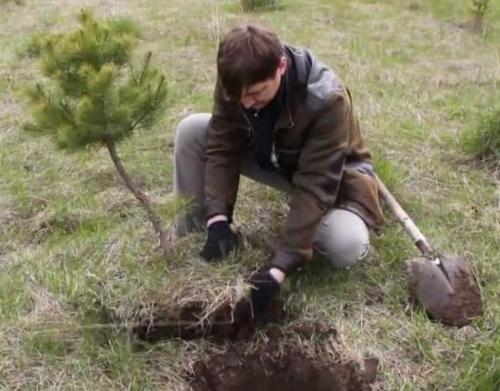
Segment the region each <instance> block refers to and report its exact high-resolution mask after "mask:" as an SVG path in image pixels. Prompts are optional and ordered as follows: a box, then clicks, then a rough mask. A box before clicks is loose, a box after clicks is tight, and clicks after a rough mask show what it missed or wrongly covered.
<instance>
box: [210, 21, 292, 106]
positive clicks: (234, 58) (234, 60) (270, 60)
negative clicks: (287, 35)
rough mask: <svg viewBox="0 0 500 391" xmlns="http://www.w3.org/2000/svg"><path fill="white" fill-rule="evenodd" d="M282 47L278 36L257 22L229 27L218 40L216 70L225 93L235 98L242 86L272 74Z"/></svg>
mask: <svg viewBox="0 0 500 391" xmlns="http://www.w3.org/2000/svg"><path fill="white" fill-rule="evenodd" d="M282 56H283V47H282V45H281V42H280V40H279V38H278V36H277V35H276V34H275V33H273V32H272V31H270V30H267V29H266V28H264V27H262V26H257V25H245V26H240V27H236V28H234V29H232V30H231V31H230V32H229V33H228V34H227V35H226V36H225V37H224V39H223V40H222V41H221V43H220V44H219V50H218V53H217V72H218V74H219V79H220V82H221V83H222V87H223V88H224V91H225V93H226V94H227V95H228V96H229V98H231V99H232V100H236V101H238V100H239V99H240V98H241V95H242V93H243V90H244V89H245V88H247V87H249V86H251V85H253V84H256V83H259V82H262V81H264V80H267V79H269V78H270V77H272V76H274V73H275V72H276V70H277V68H278V65H279V63H280V59H281V57H282Z"/></svg>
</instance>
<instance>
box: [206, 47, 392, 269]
mask: <svg viewBox="0 0 500 391" xmlns="http://www.w3.org/2000/svg"><path fill="white" fill-rule="evenodd" d="M284 49H285V53H286V55H287V57H288V59H289V66H288V69H287V72H286V73H285V75H284V77H285V80H284V82H285V83H288V84H287V86H286V91H287V93H286V97H285V103H284V104H283V107H282V109H281V110H280V114H279V117H278V121H277V123H276V127H275V129H274V145H275V151H276V155H277V158H278V162H279V166H280V169H281V170H282V171H283V173H284V174H285V175H286V176H287V177H288V179H289V180H290V182H291V183H292V185H293V191H292V195H291V201H290V212H289V214H288V217H287V219H286V223H285V227H284V230H283V234H282V240H281V243H280V245H279V246H278V247H277V248H276V250H275V253H274V255H273V259H272V262H271V264H272V265H273V266H276V267H278V268H280V269H282V270H283V271H284V272H285V273H289V272H291V271H293V270H295V269H296V268H298V267H300V266H302V265H303V264H304V262H305V261H307V260H309V259H311V257H312V244H313V238H314V235H315V233H316V230H317V228H318V225H319V223H320V221H321V219H322V217H323V216H324V215H325V214H326V212H327V211H328V210H329V209H331V208H333V207H341V208H345V209H349V210H351V211H353V212H355V213H357V214H358V215H359V216H360V217H362V218H363V220H364V221H365V222H366V223H367V224H368V225H369V226H371V227H375V226H377V225H379V224H381V223H382V221H383V217H382V213H381V210H380V206H379V199H378V191H377V186H376V183H375V181H374V179H373V177H372V176H371V175H370V174H371V173H372V172H373V171H372V166H371V156H370V153H369V151H368V149H367V148H366V147H365V145H364V143H363V140H362V138H361V134H360V129H359V123H358V119H357V117H356V115H355V113H354V111H353V108H352V102H351V96H350V94H349V91H348V90H347V88H346V87H345V86H344V84H343V83H342V81H341V80H340V79H339V78H338V77H337V75H336V74H335V73H334V72H333V71H332V70H331V69H329V68H327V67H326V66H324V65H322V64H320V63H319V62H317V61H316V60H315V59H314V58H313V57H312V55H311V54H310V53H309V52H308V51H307V50H304V49H296V48H292V47H289V46H285V48H284ZM252 139H253V129H252V126H251V124H250V121H249V120H248V118H247V117H246V116H245V114H244V112H243V110H242V107H241V106H240V105H239V104H238V103H234V102H231V101H229V100H228V99H227V98H226V97H225V95H224V92H223V89H222V87H221V85H220V83H219V82H217V85H216V87H215V93H214V107H213V112H212V119H211V121H210V124H209V129H208V144H207V151H206V156H207V169H206V173H205V174H206V185H205V192H206V197H207V217H210V216H213V215H215V214H226V215H227V216H228V217H229V218H230V219H231V217H232V213H233V208H234V204H235V202H236V195H237V192H238V183H239V176H240V168H241V161H242V157H243V156H244V155H245V153H246V151H247V149H248V148H249V147H250V146H251V144H252Z"/></svg>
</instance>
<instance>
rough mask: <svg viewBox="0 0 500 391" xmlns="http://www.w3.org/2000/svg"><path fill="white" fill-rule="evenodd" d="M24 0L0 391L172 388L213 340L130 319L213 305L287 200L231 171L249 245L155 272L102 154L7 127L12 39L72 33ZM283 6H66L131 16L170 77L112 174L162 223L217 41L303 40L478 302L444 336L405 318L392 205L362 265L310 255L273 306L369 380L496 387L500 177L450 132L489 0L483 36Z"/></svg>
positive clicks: (491, 79) (7, 34) (9, 140)
mask: <svg viewBox="0 0 500 391" xmlns="http://www.w3.org/2000/svg"><path fill="white" fill-rule="evenodd" d="M25 3H26V4H25V5H24V6H18V5H16V4H15V3H13V2H8V3H6V4H2V11H3V12H2V13H1V15H0V43H1V44H2V47H3V53H4V54H3V56H2V58H1V59H0V113H1V115H0V172H1V173H2V175H1V176H0V270H1V273H0V302H1V303H2V305H1V307H0V388H2V389H35V388H40V389H50V388H65V389H73V388H78V389H124V388H127V389H185V388H186V387H187V386H186V383H185V380H183V379H182V378H181V376H180V375H181V374H182V373H183V371H187V372H189V371H190V368H191V366H192V363H193V361H194V360H195V359H196V358H199V357H205V356H206V354H208V352H210V351H213V350H218V349H224V347H223V346H222V347H221V346H218V345H214V344H213V343H211V342H210V341H195V342H182V341H179V340H169V341H162V342H159V343H156V344H152V345H146V346H145V347H142V348H140V347H138V346H137V343H136V341H134V338H133V337H132V336H131V335H129V333H128V332H127V325H129V326H130V324H131V323H133V322H136V321H138V320H141V319H148V317H150V316H151V315H152V314H154V313H155V312H158V311H162V310H166V309H170V308H173V307H176V306H179V305H181V304H182V303H183V302H184V301H186V300H198V301H201V302H202V303H205V305H206V306H207V308H209V307H210V304H213V303H214V302H216V301H217V300H220V298H221V297H222V296H223V295H224V294H225V292H227V290H228V289H233V287H234V286H237V285H238V281H239V280H238V279H240V278H243V277H244V276H245V275H246V274H247V273H248V270H250V269H252V268H253V267H255V266H257V265H259V264H261V263H262V262H263V261H264V260H265V259H266V258H267V256H269V250H268V249H267V247H266V246H267V243H269V242H272V241H274V240H275V239H276V237H277V235H278V233H279V230H280V227H281V224H282V223H283V221H284V219H285V217H286V208H285V207H284V203H285V202H286V197H284V196H283V195H282V194H280V193H278V192H276V191H274V190H272V189H267V188H263V187H262V186H260V185H258V184H255V183H253V182H251V181H249V180H246V179H245V180H243V181H242V185H241V190H240V194H239V201H238V209H237V219H238V222H239V223H240V224H241V225H242V226H243V229H244V231H245V233H247V234H248V235H249V236H250V237H251V238H252V241H251V244H250V245H249V248H248V249H247V250H246V251H245V252H244V253H243V254H241V255H240V256H239V257H237V258H235V259H231V260H229V261H228V262H226V263H222V264H219V265H206V264H204V263H203V262H202V261H201V260H200V259H199V258H198V256H197V253H198V251H199V248H200V247H201V245H202V242H203V239H204V238H203V235H201V234H198V235H192V236H190V237H188V238H185V239H183V240H180V241H179V242H177V243H176V245H175V249H174V251H175V255H176V256H175V261H173V262H171V263H169V264H165V263H164V262H163V261H162V258H161V254H160V252H159V251H158V249H157V248H156V247H155V244H156V242H155V237H154V235H153V234H152V233H151V228H150V226H149V225H148V222H147V220H146V219H145V216H144V214H143V211H142V210H141V208H140V207H139V206H137V205H136V203H135V201H134V199H133V198H132V197H131V196H130V195H129V194H128V191H127V190H126V189H124V188H123V185H122V184H121V183H120V182H119V180H118V179H117V178H116V176H115V174H114V171H113V168H112V166H111V163H110V161H109V157H108V156H107V154H106V152H105V151H95V150H88V151H85V152H83V153H82V154H69V153H63V152H61V151H58V150H56V149H55V148H54V147H53V146H52V144H51V141H50V140H48V139H45V138H43V137H40V138H36V139H33V138H32V137H31V136H30V135H27V134H26V133H24V132H23V131H22V129H21V124H22V122H23V120H24V116H25V114H24V113H25V111H24V109H23V107H22V103H21V102H20V100H19V98H18V96H19V92H20V91H21V90H22V88H23V85H24V84H25V83H26V82H27V81H32V80H34V79H36V78H37V77H38V76H37V75H38V71H37V69H36V67H35V65H34V64H33V62H32V60H31V59H30V58H29V57H26V56H20V54H19V53H20V52H22V48H23V47H26V38H23V37H25V36H26V34H28V33H36V32H40V31H46V30H47V29H49V30H53V31H56V30H59V31H60V30H63V29H65V28H69V27H70V26H71V27H74V25H75V22H74V18H73V17H74V15H75V14H76V12H77V11H76V10H75V9H74V7H73V6H72V5H70V4H69V3H62V2H59V1H56V0H53V1H45V2H42V1H35V0H26V2H25ZM282 3H283V4H282V5H283V7H282V8H281V9H280V10H278V11H273V12H259V13H257V14H246V13H242V12H241V7H240V5H239V3H238V2H236V1H221V2H215V1H214V2H211V3H208V2H198V1H194V0H187V1H183V2H180V1H177V0H175V1H171V2H169V3H168V6H167V5H165V4H164V2H159V1H156V0H154V1H145V0H139V1H136V2H127V3H126V4H125V3H123V2H122V3H120V4H119V6H118V3H117V4H116V6H113V7H112V6H107V7H104V6H102V4H101V3H100V2H98V1H95V0H86V1H83V2H79V6H91V7H94V10H95V12H96V14H97V15H98V16H108V15H109V16H110V15H116V14H119V15H121V16H126V17H130V18H132V19H133V20H135V21H136V22H137V24H138V25H139V26H141V27H142V29H143V32H142V38H143V42H142V45H141V47H140V49H139V51H143V52H146V51H148V50H152V51H153V53H154V62H155V64H159V66H160V67H161V69H162V71H163V73H164V74H165V75H166V76H167V79H168V80H169V99H170V105H169V109H168V110H167V111H166V113H165V115H164V117H163V119H162V121H161V122H160V123H159V124H158V125H157V126H156V127H155V128H154V129H153V130H152V131H151V132H147V133H146V132H144V133H141V134H137V135H136V136H134V137H133V138H132V139H130V140H127V141H125V142H124V143H123V144H122V145H120V152H121V154H122V157H123V160H124V164H125V165H126V166H127V167H129V168H130V170H133V175H134V177H136V178H137V179H140V180H141V181H143V182H144V183H145V186H144V187H145V188H146V189H148V191H149V192H150V194H151V195H152V196H153V198H154V199H155V200H156V201H158V202H157V204H159V210H160V211H161V213H162V216H163V218H164V219H165V220H166V221H170V220H171V218H172V215H173V213H174V211H173V210H171V208H169V207H167V205H170V203H171V202H170V198H171V197H170V192H171V186H172V164H171V154H172V148H171V142H172V139H173V131H174V128H175V126H176V124H177V123H178V122H179V120H180V119H181V118H183V117H184V116H185V115H186V114H187V113H190V112H197V111H210V109H211V94H212V89H213V84H214V80H215V67H214V59H215V50H216V42H217V37H218V35H219V34H220V32H222V31H225V30H227V29H228V28H229V27H230V26H232V25H234V24H236V23H239V22H243V21H250V20H252V21H258V22H262V23H265V24H267V25H269V26H273V27H274V28H275V29H276V30H277V32H278V33H279V35H280V36H281V37H282V38H283V39H284V40H285V41H286V42H290V43H293V44H296V45H298V46H301V45H305V46H308V47H309V48H310V49H311V50H312V51H313V52H314V53H315V54H316V55H317V56H318V57H319V58H320V59H321V60H322V61H323V62H325V63H327V64H330V65H331V66H333V67H334V68H335V69H336V71H337V72H338V73H339V74H340V75H341V76H342V78H343V79H344V80H345V81H346V82H347V84H348V85H349V87H350V89H351V92H352V95H353V97H354V105H355V107H356V109H357V111H358V112H359V113H360V117H361V122H362V124H363V128H364V134H365V138H366V140H367V141H368V143H369V145H370V146H371V148H372V150H373V151H374V152H375V163H376V166H377V168H378V170H379V173H380V176H381V177H382V178H383V180H384V181H385V182H386V183H387V185H388V186H389V188H390V189H391V191H393V192H394V194H395V196H396V197H397V198H398V200H400V201H401V203H402V204H403V206H404V207H405V209H407V211H408V213H409V214H410V215H411V216H412V217H413V218H414V219H415V221H416V222H417V224H418V225H419V227H421V229H422V230H423V231H424V233H425V234H426V235H427V236H428V238H429V239H430V240H431V242H432V243H433V244H434V245H435V246H436V247H437V248H439V249H440V250H441V251H443V252H445V253H450V254H466V255H469V256H470V257H471V259H472V262H473V265H474V268H475V269H476V271H477V273H478V275H479V278H480V280H481V282H482V283H483V294H484V297H485V300H486V304H487V309H486V313H485V316H484V318H482V319H481V320H479V321H478V322H477V323H475V324H474V325H472V326H469V327H466V328H464V329H460V330H456V329H450V328H446V327H443V326H441V325H439V324H436V323H432V322H430V321H429V320H428V319H427V318H426V317H425V316H424V315H423V314H422V313H420V312H415V313H413V314H411V315H407V314H406V313H405V305H404V297H405V291H406V277H405V275H404V273H403V270H402V264H403V261H404V259H406V258H411V257H413V256H417V254H418V252H417V250H416V249H415V248H414V247H413V245H412V244H411V241H410V240H409V239H407V238H406V237H405V234H404V233H403V232H402V229H401V228H399V226H398V225H397V224H395V223H394V222H393V221H392V220H391V218H390V215H389V213H388V212H387V217H388V222H389V223H390V224H389V225H388V226H387V227H386V229H384V231H383V232H382V233H381V234H380V235H379V236H377V237H374V239H373V245H374V251H373V254H372V255H371V257H370V258H369V259H368V260H367V261H366V262H365V263H364V264H363V265H361V266H359V267H356V268H353V269H351V270H342V271H332V270H330V268H329V267H328V265H327V264H326V263H325V262H322V261H321V260H317V261H315V262H314V263H312V264H311V265H310V266H309V267H308V268H306V269H305V270H303V272H301V273H298V274H296V275H295V276H293V277H291V278H290V279H289V280H288V282H287V283H286V286H285V290H286V294H287V295H286V298H287V301H286V305H287V308H289V309H290V310H291V311H292V312H293V313H294V314H295V316H296V317H297V318H298V319H303V320H307V321H314V320H316V319H325V318H326V319H328V320H329V321H330V322H331V323H332V324H333V325H334V326H335V327H336V328H337V330H338V333H339V336H340V339H341V342H342V346H343V347H344V349H345V350H346V352H347V353H348V354H351V355H354V356H362V355H363V354H365V353H369V354H374V355H376V356H377V357H379V359H380V360H381V368H380V375H379V377H378V379H377V384H376V386H375V388H376V389H389V390H416V389H421V390H428V389H440V390H452V389H453V390H474V389H476V390H495V389H496V388H495V387H498V381H499V362H498V360H499V355H500V341H499V339H498V337H497V335H498V331H499V329H498V327H499V324H500V317H499V313H500V304H499V303H500V297H499V294H500V292H499V287H498V281H499V278H500V275H499V271H498V270H500V263H499V262H500V260H499V258H498V254H500V229H499V227H500V213H499V211H500V193H499V183H498V178H496V177H495V175H494V174H493V175H492V173H491V170H487V169H482V168H480V167H477V166H474V165H471V164H469V163H468V162H467V161H466V160H464V159H462V158H461V156H462V155H463V152H462V145H461V143H460V135H461V134H463V133H464V132H465V131H467V130H468V129H471V128H472V127H474V126H475V124H476V118H477V116H478V114H480V113H481V112H482V111H484V107H485V105H487V104H488V103H489V102H492V101H493V100H495V99H497V98H498V80H499V76H500V74H499V72H500V71H499V70H500V66H499V65H500V63H499V59H500V52H499V49H498V48H499V47H500V45H499V38H498V37H499V34H498V31H499V29H500V16H499V15H500V14H499V12H498V5H497V4H496V2H491V10H490V13H489V14H488V15H487V17H486V18H487V31H486V33H485V34H484V35H483V36H480V35H477V34H472V33H471V32H470V31H468V30H467V29H464V28H462V27H460V26H459V24H460V23H462V22H464V21H466V20H467V18H468V14H467V12H468V11H467V9H468V8H467V4H468V3H467V2H452V1H451V0H440V1H423V0H422V1H415V2H412V4H413V5H412V6H410V5H411V4H410V3H409V2H396V1H387V2H373V1H368V0H366V1H364V0H358V1H354V2H348V1H335V2H332V1H325V0H313V1H310V2H308V4H307V6H306V5H304V3H303V2H299V1H298V0H289V1H284V2H282ZM139 57H140V54H139ZM284 327H288V326H284ZM258 341H259V336H257V337H256V340H255V341H253V343H258ZM307 343H309V342H307V341H305V342H304V344H307ZM347 353H346V354H347Z"/></svg>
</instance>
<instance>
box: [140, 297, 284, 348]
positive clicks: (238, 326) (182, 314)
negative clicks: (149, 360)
mask: <svg viewBox="0 0 500 391" xmlns="http://www.w3.org/2000/svg"><path fill="white" fill-rule="evenodd" d="M205 313H206V311H205V309H204V305H203V304H202V303H197V302H195V303H190V304H189V305H186V306H184V307H182V308H179V309H178V310H176V311H171V312H170V313H167V314H161V313H160V312H159V313H158V314H157V315H156V316H154V317H153V320H150V321H148V322H145V323H144V324H141V325H140V326H137V327H135V328H133V329H132V332H133V333H134V334H135V335H137V337H138V338H139V339H142V340H145V341H148V342H155V341H158V340H162V339H169V338H182V339H184V340H192V339H198V338H207V337H212V338H213V339H215V340H233V341H236V340H243V339H247V338H248V337H250V336H251V335H253V334H254V333H255V328H256V326H257V324H256V323H255V321H254V319H253V317H252V310H251V307H250V303H249V302H248V301H245V300H242V301H240V302H239V303H238V304H237V305H236V306H235V307H231V306H230V305H229V304H227V305H224V306H221V307H220V308H218V309H217V310H216V311H214V312H213V313H211V314H209V315H206V314H205ZM284 317H285V312H284V310H283V302H282V301H281V300H279V299H278V300H276V301H275V302H274V303H273V304H272V308H271V309H270V310H269V311H268V314H267V316H266V318H265V319H264V322H280V321H282V320H283V319H284Z"/></svg>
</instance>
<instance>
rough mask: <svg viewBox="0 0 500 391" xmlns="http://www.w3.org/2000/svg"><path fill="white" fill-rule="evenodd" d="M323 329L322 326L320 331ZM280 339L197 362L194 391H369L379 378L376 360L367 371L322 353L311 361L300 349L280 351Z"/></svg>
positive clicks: (271, 338) (274, 337)
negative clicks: (328, 357)
mask: <svg viewBox="0 0 500 391" xmlns="http://www.w3.org/2000/svg"><path fill="white" fill-rule="evenodd" d="M306 328H307V327H305V326H302V327H301V329H304V330H305V329H306ZM322 328H323V326H320V327H319V330H321V329H322ZM316 331H317V330H312V329H311V330H308V332H313V333H314V332H316ZM278 334H279V333H278ZM282 337H283V336H281V338H282ZM279 338H280V337H279V335H277V334H276V333H274V334H271V335H270V336H269V342H268V343H267V344H266V345H261V346H260V347H259V348H258V350H257V351H255V352H253V353H251V354H245V353H242V352H240V351H238V348H237V347H233V348H232V349H231V350H229V351H227V352H225V353H221V354H217V355H214V356H212V357H210V358H209V360H207V361H205V362H198V363H197V364H196V365H195V366H194V376H193V378H192V381H191V386H192V387H193V390H195V391H267V390H269V391H323V390H324V391H327V390H336V391H337V390H338V391H344V390H345V391H348V390H349V391H350V390H352V391H363V390H369V389H370V384H371V383H373V381H374V380H375V378H376V375H377V367H378V360H377V359H376V358H367V359H365V362H364V368H362V367H361V365H360V364H359V363H357V362H354V361H342V360H340V359H336V360H333V361H332V360H331V359H327V358H326V355H325V354H322V353H318V354H317V355H315V357H314V358H312V359H311V358H309V357H307V356H306V354H305V353H304V352H302V351H300V349H298V348H290V349H288V350H287V351H285V352H283V351H282V349H283V347H282V346H281V348H280V347H279V346H280V345H279Z"/></svg>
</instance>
